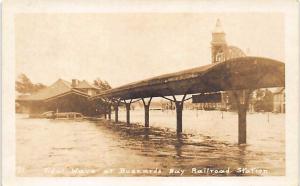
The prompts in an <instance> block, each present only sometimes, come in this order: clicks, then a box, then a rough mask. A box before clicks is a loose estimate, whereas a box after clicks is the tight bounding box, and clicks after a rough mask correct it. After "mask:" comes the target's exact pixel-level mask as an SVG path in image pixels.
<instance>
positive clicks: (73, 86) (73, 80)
mask: <svg viewBox="0 0 300 186" xmlns="http://www.w3.org/2000/svg"><path fill="white" fill-rule="evenodd" d="M77 85H78V80H77V79H72V85H71V86H72V88H76V87H77Z"/></svg>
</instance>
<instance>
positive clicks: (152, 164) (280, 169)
mask: <svg viewBox="0 0 300 186" xmlns="http://www.w3.org/2000/svg"><path fill="white" fill-rule="evenodd" d="M200 114H201V113H199V115H200ZM224 118H226V115H225V116H224ZM221 121H222V122H224V120H221ZM201 123H204V122H200V124H201ZM200 124H199V125H200ZM205 124H206V127H205V128H209V129H210V130H211V131H213V130H215V129H218V128H217V127H215V125H216V123H213V122H206V123H205ZM217 124H218V127H219V128H222V127H223V136H226V135H227V134H229V135H231V133H232V135H233V136H234V135H235V131H234V130H233V129H231V131H232V132H231V133H230V130H227V129H226V128H228V125H226V124H225V123H224V124H223V123H217ZM260 124H261V123H260ZM199 125H195V127H194V129H193V130H190V131H186V132H185V133H183V134H176V132H175V130H173V129H172V128H168V127H165V126H164V125H162V126H158V125H157V124H156V125H155V127H153V126H152V127H150V128H144V127H143V126H142V125H140V124H131V125H126V123H118V124H115V123H113V122H109V121H105V120H101V121H93V122H92V121H80V122H78V121H77V122H75V121H63V120H47V119H26V118H24V117H21V116H19V117H18V118H17V121H16V127H17V128H16V132H17V154H16V155H17V159H16V161H17V167H21V168H22V170H23V169H24V170H25V171H23V172H18V175H19V176H155V175H156V173H149V172H148V173H146V172H143V173H131V172H130V171H137V170H136V169H141V170H144V171H145V169H146V170H148V169H150V170H152V169H153V170H156V172H159V170H161V173H159V174H158V175H159V176H179V175H177V174H176V173H174V174H169V170H170V169H176V170H177V169H178V170H185V172H184V174H183V176H226V175H246V176H253V175H260V174H259V173H257V172H254V173H251V174H244V173H241V172H238V171H237V170H238V168H249V169H251V168H261V169H267V170H269V172H268V174H266V175H284V164H285V158H284V140H283V139H284V137H281V136H280V133H276V131H277V128H276V130H275V129H272V128H271V127H273V126H272V125H268V126H266V127H267V129H268V131H269V133H268V135H273V136H264V135H259V136H257V135H256V138H254V137H251V135H253V134H252V132H251V128H250V127H251V126H250V127H249V136H250V137H249V139H250V144H249V145H242V146H239V145H237V144H236V143H232V142H230V140H226V139H225V138H224V139H218V138H217V137H215V136H214V135H213V134H209V135H207V133H208V132H207V131H205V130H204V129H205V128H199V129H197V128H196V127H201V126H199ZM281 126H283V125H281ZM276 127H279V126H276ZM200 129H201V130H200ZM218 130H219V129H218ZM272 130H273V131H275V132H272ZM256 132H257V131H256ZM216 133H217V134H219V133H218V131H216ZM220 136H222V135H220ZM230 138H231V136H229V138H228V139H230ZM260 138H261V139H260ZM270 138H272V139H273V140H271V141H270V140H269V141H268V140H265V139H270ZM253 139H256V140H257V139H259V140H257V141H255V143H256V144H253ZM275 139H276V140H277V141H276V140H275ZM251 140H252V141H251ZM269 146H271V147H272V148H270V147H269ZM274 146H277V148H273V147H274ZM33 149H38V150H33ZM49 167H51V168H55V169H54V170H55V171H52V172H51V171H50V173H49V170H48V168H49ZM121 168H123V169H122V171H123V170H125V169H126V170H127V172H128V171H129V172H130V173H124V174H123V173H120V169H121ZM77 169H79V170H83V169H84V170H87V171H86V173H78V172H76V171H75V173H74V170H77ZM192 169H194V170H195V169H196V170H198V173H194V172H192V171H191V170H192ZM219 169H224V170H225V169H226V170H227V169H230V172H229V173H228V174H227V173H226V174H224V173H215V172H214V173H211V172H207V171H208V170H210V171H211V170H219ZM45 170H47V171H46V172H45ZM51 170H52V169H51ZM61 170H64V171H61ZM89 170H93V171H92V172H89ZM150 170H148V171H150ZM122 171H121V172H122ZM125 172H126V171H125ZM150 172H151V171H150Z"/></svg>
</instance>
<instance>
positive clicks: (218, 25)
mask: <svg viewBox="0 0 300 186" xmlns="http://www.w3.org/2000/svg"><path fill="white" fill-rule="evenodd" d="M213 33H224V31H223V28H222V24H221V21H220V19H217V23H216V26H215V28H214V30H213Z"/></svg>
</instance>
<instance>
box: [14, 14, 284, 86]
mask: <svg viewBox="0 0 300 186" xmlns="http://www.w3.org/2000/svg"><path fill="white" fill-rule="evenodd" d="M217 18H219V19H220V20H221V23H222V26H223V29H224V31H225V33H226V40H227V43H228V44H229V45H234V46H238V47H239V48H241V49H242V50H244V51H247V48H248V49H249V51H250V52H249V53H248V54H249V55H251V56H263V57H270V58H273V59H277V60H281V61H283V62H284V17H283V16H282V14H274V13H269V14H266V13H247V14H246V13H235V14H228V13H227V14H211V13H206V14H204V13H193V14H190V13H131V14H129V13H111V14H109V13H103V14H102V13H94V14H84V13H80V14H79V13H78V14H18V15H17V16H16V18H15V31H16V32H15V33H16V38H15V44H16V45H15V49H16V50H15V52H16V74H17V75H18V74H20V73H25V74H26V75H27V76H28V77H29V78H30V79H31V80H32V81H33V82H34V83H44V84H46V85H50V84H51V83H53V82H54V81H56V80H57V79H58V78H63V79H65V80H68V81H70V80H71V79H73V78H76V79H81V80H82V79H86V80H88V81H92V80H93V79H95V78H97V77H99V78H101V79H103V80H107V81H108V82H109V83H110V84H111V85H112V86H113V87H116V86H120V85H123V84H126V83H130V82H133V81H137V80H142V79H145V78H149V77H152V76H155V75H161V74H164V73H169V72H175V71H179V70H184V69H188V68H192V67H197V66H201V65H205V64H209V63H211V61H210V55H211V53H210V41H211V32H212V30H213V28H214V27H215V24H216V20H217Z"/></svg>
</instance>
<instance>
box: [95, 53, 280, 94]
mask: <svg viewBox="0 0 300 186" xmlns="http://www.w3.org/2000/svg"><path fill="white" fill-rule="evenodd" d="M284 68H285V66H284V63H282V62H280V61H276V60H273V59H268V58H262V57H240V58H233V59H230V60H227V61H224V62H220V63H214V64H209V65H205V66H201V67H197V68H193V69H188V70H184V71H179V72H175V73H170V74H165V75H161V76H156V77H153V78H150V79H145V80H142V81H138V82H134V83H130V84H127V85H123V86H120V87H117V88H113V89H110V90H106V91H103V92H101V93H100V94H98V95H96V96H93V97H91V99H101V98H109V99H118V98H121V99H136V98H147V97H162V96H172V95H184V94H195V93H209V92H218V91H228V90H241V89H257V88H268V87H283V86H285V84H284V83H285V81H284V80H285V76H284Z"/></svg>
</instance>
